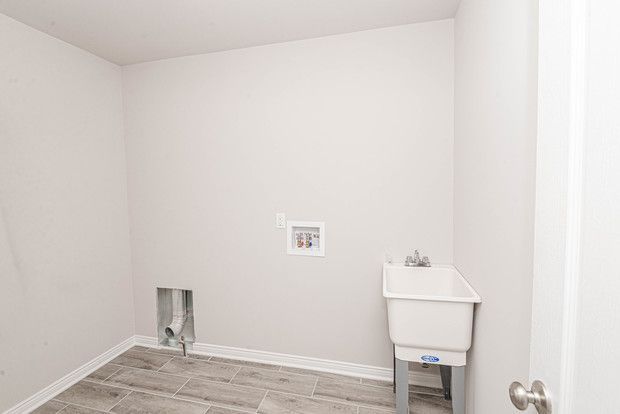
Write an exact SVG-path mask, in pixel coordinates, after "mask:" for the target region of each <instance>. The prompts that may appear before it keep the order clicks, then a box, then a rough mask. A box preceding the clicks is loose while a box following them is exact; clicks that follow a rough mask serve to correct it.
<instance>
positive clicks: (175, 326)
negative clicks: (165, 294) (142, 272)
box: [166, 289, 187, 338]
mask: <svg viewBox="0 0 620 414" xmlns="http://www.w3.org/2000/svg"><path fill="white" fill-rule="evenodd" d="M186 320H187V311H186V309H185V292H184V291H183V290H182V289H172V323H170V325H168V326H167V327H166V336H168V338H174V337H177V336H178V335H179V334H180V333H181V331H183V327H184V326H185V321H186Z"/></svg>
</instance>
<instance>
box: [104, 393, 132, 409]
mask: <svg viewBox="0 0 620 414" xmlns="http://www.w3.org/2000/svg"><path fill="white" fill-rule="evenodd" d="M131 394H133V390H131V391H129V392H128V393H127V395H125V396H124V397H123V398H121V399H120V400H118V402H117V403H116V404H114V405H112V407H110V408H108V410H107V412H108V413H109V412H111V411H112V408H114V407H116V406H117V405H119V404H120V403H121V401H123V400H124V399H125V398H127V397H129V396H130V395H131Z"/></svg>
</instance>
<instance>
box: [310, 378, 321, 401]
mask: <svg viewBox="0 0 620 414" xmlns="http://www.w3.org/2000/svg"><path fill="white" fill-rule="evenodd" d="M317 385H319V377H316V381H314V387H313V388H312V392H311V393H310V397H314V392H315V391H316V386H317Z"/></svg>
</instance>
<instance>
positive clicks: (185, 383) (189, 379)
mask: <svg viewBox="0 0 620 414" xmlns="http://www.w3.org/2000/svg"><path fill="white" fill-rule="evenodd" d="M191 379H192V377H189V378H188V379H187V381H185V382H184V383H183V385H181V386H180V387H179V389H178V390H177V391H176V392H175V393H174V394H172V397H171V398H174V397H175V396H176V395H177V394H178V393H179V391H181V388H183V387H185V386H186V385H187V383H188V382H190V381H191Z"/></svg>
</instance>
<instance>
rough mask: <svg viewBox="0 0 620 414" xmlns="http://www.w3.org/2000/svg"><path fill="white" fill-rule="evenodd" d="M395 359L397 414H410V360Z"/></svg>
mask: <svg viewBox="0 0 620 414" xmlns="http://www.w3.org/2000/svg"><path fill="white" fill-rule="evenodd" d="M394 361H395V363H396V369H395V372H396V381H395V384H396V414H409V362H407V361H403V360H400V359H398V358H394ZM455 414H456V413H455Z"/></svg>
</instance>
